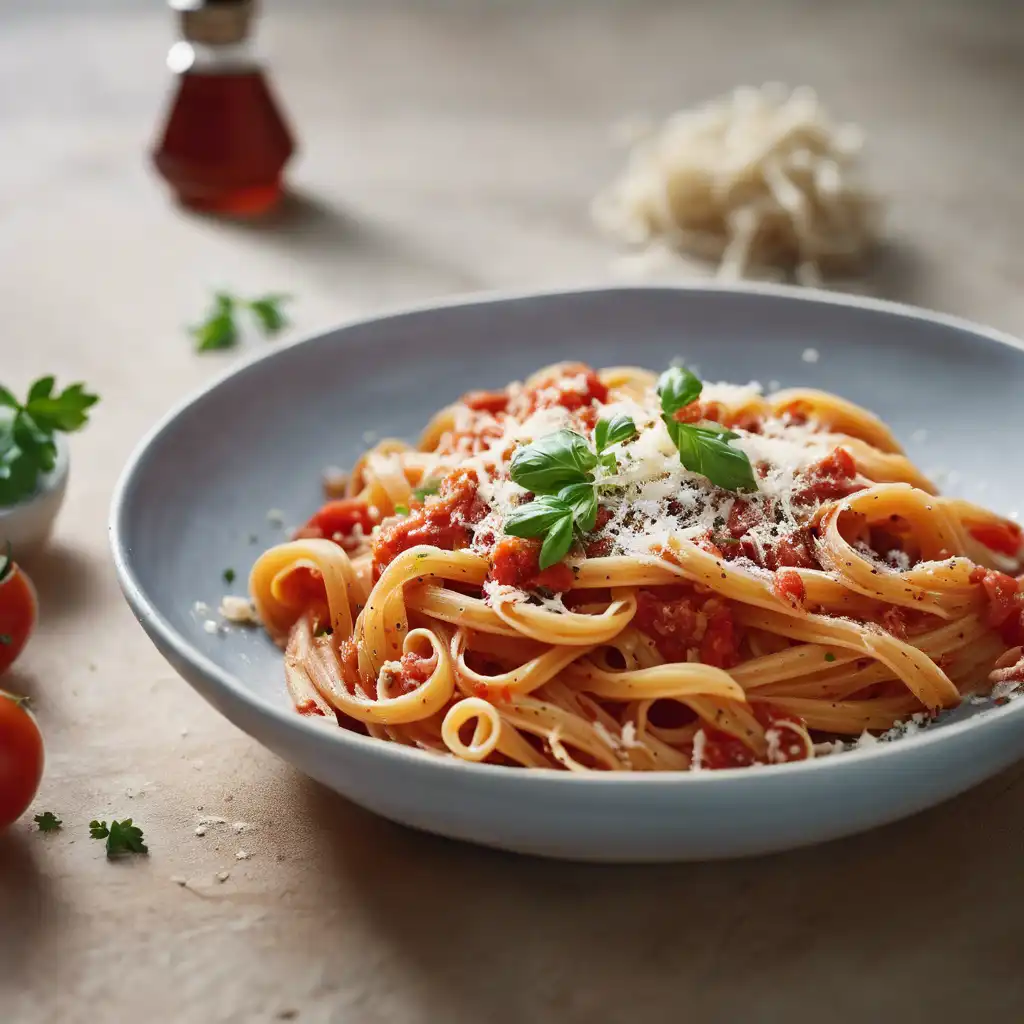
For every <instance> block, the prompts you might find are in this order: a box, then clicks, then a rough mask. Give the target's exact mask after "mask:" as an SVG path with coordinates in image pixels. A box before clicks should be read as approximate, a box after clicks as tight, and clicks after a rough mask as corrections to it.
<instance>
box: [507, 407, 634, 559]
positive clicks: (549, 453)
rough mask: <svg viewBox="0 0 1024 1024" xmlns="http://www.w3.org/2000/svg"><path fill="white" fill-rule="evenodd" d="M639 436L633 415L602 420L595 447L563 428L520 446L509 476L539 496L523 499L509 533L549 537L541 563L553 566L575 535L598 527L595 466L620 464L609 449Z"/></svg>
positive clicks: (509, 518) (510, 519)
mask: <svg viewBox="0 0 1024 1024" xmlns="http://www.w3.org/2000/svg"><path fill="white" fill-rule="evenodd" d="M635 436H636V424H634V422H633V420H632V419H631V418H630V417H629V416H625V415H621V414H620V415H618V416H613V417H612V418H611V419H610V420H599V421H598V424H597V426H596V427H595V428H594V447H593V448H592V447H591V446H590V444H589V443H588V441H587V439H586V438H585V437H584V436H583V435H582V434H577V433H576V431H574V430H567V429H563V430H557V431H555V433H553V434H548V435H547V436H546V437H542V438H540V439H539V440H538V441H534V442H533V444H529V445H524V446H523V447H521V448H518V449H517V450H516V452H515V454H514V455H513V456H512V462H511V465H510V466H509V476H510V477H511V478H512V480H513V481H514V482H515V483H517V484H519V486H520V487H525V488H526V489H527V490H529V491H533V492H534V494H535V495H537V497H536V498H534V500H533V501H531V502H528V503H527V504H525V505H520V506H519V508H517V509H515V510H514V511H513V512H512V513H511V514H510V515H509V516H507V517H506V519H505V533H507V534H510V535H511V536H513V537H543V540H542V542H541V547H540V557H539V564H540V567H541V569H548V568H550V567H551V566H552V565H554V564H555V563H556V562H560V561H561V560H562V559H563V558H565V556H566V555H567V554H568V553H569V548H570V547H572V542H573V539H574V538H575V537H577V536H579V537H582V536H583V535H584V534H587V533H590V531H591V530H593V529H594V524H595V523H596V522H597V483H596V482H595V480H594V470H595V469H596V468H597V467H598V466H599V465H600V466H602V467H604V468H605V469H606V470H607V471H608V472H610V473H614V472H615V471H616V470H617V469H618V460H617V459H616V457H615V453H614V452H610V451H607V450H606V449H607V448H608V447H609V446H610V445H613V444H618V443H620V442H622V441H628V440H629V439H630V438H632V437H635Z"/></svg>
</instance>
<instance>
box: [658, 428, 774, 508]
mask: <svg viewBox="0 0 1024 1024" xmlns="http://www.w3.org/2000/svg"><path fill="white" fill-rule="evenodd" d="M679 427H680V430H679V433H678V436H679V439H678V442H677V445H678V448H679V461H680V462H681V463H682V464H683V465H684V466H685V467H686V468H687V469H689V470H690V471H691V472H694V473H701V474H702V475H704V476H706V477H707V478H708V479H709V480H710V481H711V482H712V483H713V484H714V485H715V486H716V487H721V488H722V489H723V490H726V491H756V490H757V481H756V480H755V478H754V470H753V468H752V467H751V465H750V459H748V458H747V456H746V453H745V452H742V451H740V450H739V449H738V448H733V447H732V446H731V445H730V444H729V441H730V440H732V439H733V438H735V437H737V436H738V435H737V434H734V433H732V431H729V430H725V429H719V430H714V429H710V428H707V427H694V426H691V425H690V424H686V423H681V424H679Z"/></svg>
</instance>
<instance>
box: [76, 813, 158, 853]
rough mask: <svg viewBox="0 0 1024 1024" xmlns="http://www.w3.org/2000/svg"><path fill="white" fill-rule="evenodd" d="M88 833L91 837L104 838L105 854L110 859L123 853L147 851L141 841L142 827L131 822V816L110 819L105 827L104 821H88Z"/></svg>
mask: <svg viewBox="0 0 1024 1024" xmlns="http://www.w3.org/2000/svg"><path fill="white" fill-rule="evenodd" d="M89 835H90V836H92V838H93V839H106V841H107V856H108V857H109V858H111V859H113V858H114V857H119V856H121V855H122V854H125V853H148V852H149V848H148V847H147V846H146V844H145V843H144V842H143V841H142V829H141V828H139V827H138V825H133V824H132V819H131V818H125V819H124V821H112V822H111V823H110V827H109V828H108V827H107V823H106V822H105V821H96V820H95V819H93V820H92V821H90V822H89Z"/></svg>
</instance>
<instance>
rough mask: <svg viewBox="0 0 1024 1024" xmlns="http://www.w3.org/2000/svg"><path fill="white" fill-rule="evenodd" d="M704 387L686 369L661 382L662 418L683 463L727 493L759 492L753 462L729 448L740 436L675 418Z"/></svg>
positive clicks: (669, 373)
mask: <svg viewBox="0 0 1024 1024" xmlns="http://www.w3.org/2000/svg"><path fill="white" fill-rule="evenodd" d="M703 387H704V385H703V384H702V383H701V382H700V380H699V379H698V378H697V377H696V376H695V375H694V374H693V373H691V372H690V371H689V370H687V369H686V368H685V367H682V366H673V367H672V368H671V369H668V370H666V371H665V372H664V373H663V374H662V375H661V377H660V378H659V379H658V395H659V396H660V398H661V414H662V415H661V418H662V421H663V422H664V424H665V429H666V430H668V436H669V437H670V438H671V439H672V443H673V444H674V445H675V446H676V448H678V449H679V461H680V462H681V463H682V464H683V466H684V467H685V468H686V469H688V470H690V471H691V472H693V473H700V474H702V475H703V476H706V477H707V478H708V480H710V481H711V483H713V484H714V485H715V486H716V487H721V488H722V489H723V490H727V491H756V490H757V482H756V480H755V479H754V470H753V468H752V467H751V465H750V459H748V458H747V456H746V453H744V452H741V451H740V450H739V449H738V448H733V447H732V446H731V445H730V444H729V442H730V441H733V440H735V439H736V438H737V437H739V434H735V433H733V432H732V431H731V430H726V429H725V427H697V426H694V425H693V424H692V423H680V422H678V421H677V420H676V418H675V414H676V413H677V412H678V411H679V410H680V409H682V408H683V407H685V406H687V405H689V404H690V403H691V402H693V401H695V400H696V399H697V398H698V397H699V396H700V393H701V391H702V390H703Z"/></svg>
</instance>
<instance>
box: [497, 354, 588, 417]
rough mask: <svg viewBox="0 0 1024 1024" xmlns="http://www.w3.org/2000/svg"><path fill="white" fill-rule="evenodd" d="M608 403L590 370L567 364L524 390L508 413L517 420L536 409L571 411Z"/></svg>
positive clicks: (583, 365)
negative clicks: (596, 403) (597, 403)
mask: <svg viewBox="0 0 1024 1024" xmlns="http://www.w3.org/2000/svg"><path fill="white" fill-rule="evenodd" d="M607 401H608V388H607V387H605V385H604V384H602V383H601V380H600V378H599V377H598V376H597V374H596V373H595V372H594V370H593V368H592V367H590V366H587V365H586V364H585V363H569V364H568V365H566V366H561V367H559V368H558V370H557V372H556V373H554V374H552V375H551V376H550V377H545V378H543V379H541V380H539V381H536V382H534V383H533V384H531V385H530V386H529V387H528V388H524V389H523V391H522V393H521V394H520V395H519V396H517V398H516V401H515V402H514V403H513V404H512V406H511V407H510V409H509V411H510V412H511V413H512V414H513V415H514V416H516V417H517V418H518V419H524V418H525V417H526V416H529V415H530V414H531V413H534V412H536V411H537V410H538V409H551V408H554V407H555V406H558V405H560V406H562V408H563V409H568V410H569V411H570V412H573V411H575V410H578V409H583V408H584V407H585V406H591V405H593V404H594V403H595V402H602V403H603V402H607Z"/></svg>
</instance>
